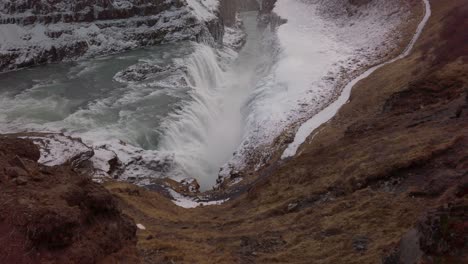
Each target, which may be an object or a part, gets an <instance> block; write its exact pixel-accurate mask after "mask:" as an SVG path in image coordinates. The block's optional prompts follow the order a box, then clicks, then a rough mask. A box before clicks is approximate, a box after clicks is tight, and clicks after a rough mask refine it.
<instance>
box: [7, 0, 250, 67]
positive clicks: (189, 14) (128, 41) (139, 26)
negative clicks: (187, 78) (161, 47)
mask: <svg viewBox="0 0 468 264" xmlns="http://www.w3.org/2000/svg"><path fill="white" fill-rule="evenodd" d="M239 2H246V1H244V0H239ZM247 2H248V1H247ZM237 4H238V1H227V0H222V1H221V2H220V3H218V2H216V1H212V2H210V3H205V2H200V1H199V0H189V1H185V0H170V1H165V0H155V1H149V0H118V1H107V0H78V1H71V0H65V1H59V0H52V1H45V0H41V1H35V0H22V1H13V0H6V1H2V3H0V72H3V71H9V70H15V69H19V68H24V67H29V66H33V65H39V64H44V63H52V62H59V61H66V60H75V59H80V58H88V57H94V56H99V55H105V54H111V53H117V52H122V51H125V50H130V49H134V48H138V47H141V46H148V45H156V44H161V43H171V42H177V41H183V40H193V41H198V42H207V43H208V44H210V45H221V44H222V39H223V35H224V23H226V24H227V25H234V23H235V20H236V12H237V10H238V8H237V6H238V5H237ZM243 6H245V4H244V5H243Z"/></svg>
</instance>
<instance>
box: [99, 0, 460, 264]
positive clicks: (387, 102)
mask: <svg viewBox="0 0 468 264" xmlns="http://www.w3.org/2000/svg"><path fill="white" fill-rule="evenodd" d="M431 4H432V12H433V13H432V16H431V18H430V20H429V22H428V24H427V26H426V28H425V30H424V31H423V34H422V36H421V38H420V39H419V41H418V42H417V43H416V46H415V49H414V51H413V52H412V53H411V55H410V56H409V57H407V58H405V59H402V60H399V61H397V62H394V63H392V64H389V65H387V66H385V67H383V68H381V69H380V70H378V71H376V72H375V73H373V74H372V75H371V76H370V77H369V78H367V79H365V80H363V81H361V82H360V83H359V84H358V85H357V86H356V87H355V88H354V90H353V93H352V97H351V101H350V102H349V103H348V104H346V105H345V106H344V107H343V108H342V109H341V110H340V112H339V113H338V115H337V116H336V117H335V118H334V119H333V120H332V121H331V122H329V123H327V124H325V125H323V126H322V127H321V128H320V129H319V131H320V133H318V134H316V135H315V137H313V138H312V137H311V138H310V140H308V142H307V143H306V144H305V145H303V146H302V148H301V149H300V154H298V155H297V156H296V157H294V158H292V159H290V160H288V161H278V162H276V163H274V164H271V165H270V166H269V167H267V168H265V169H264V170H263V171H261V172H260V173H259V174H256V175H254V176H255V178H256V180H255V181H254V183H253V184H252V185H251V186H248V187H245V193H244V194H242V195H241V196H240V197H237V198H233V199H232V201H229V202H227V203H225V204H224V205H221V206H216V207H212V206H208V207H201V208H200V207H199V208H196V209H191V210H186V209H182V208H179V207H175V206H173V205H172V204H171V202H170V201H168V200H167V199H166V198H164V197H163V196H161V195H159V194H156V193H154V192H150V191H147V190H144V189H139V188H136V187H133V186H130V185H126V184H122V183H110V184H108V185H107V188H109V189H110V190H111V191H112V192H113V193H115V194H116V195H118V197H120V200H121V202H122V206H123V207H124V208H125V209H124V211H125V212H127V213H129V214H131V215H132V216H134V217H135V218H136V219H137V220H138V221H140V222H142V223H143V224H145V226H146V227H147V229H146V230H145V231H140V232H139V233H138V236H139V243H138V248H139V250H140V254H141V256H142V257H143V261H144V262H145V263H154V262H156V263H157V262H161V263H171V262H175V263H213V262H216V263H381V262H383V263H415V262H416V263H464V262H466V261H467V255H466V252H467V250H466V235H467V233H466V232H467V231H466V224H467V221H468V219H467V214H466V212H467V208H468V207H467V206H468V204H467V180H468V179H467V177H468V174H467V171H468V164H467V158H468V153H467V149H468V148H467V147H468V141H467V138H466V135H467V134H468V100H467V91H466V86H467V83H468V79H467V77H468V76H467V74H466V70H464V69H465V68H466V63H467V59H466V53H465V52H464V51H463V48H464V45H463V43H466V35H464V34H463V32H462V28H463V27H459V26H454V25H461V24H463V23H466V21H465V19H464V17H465V15H466V13H467V5H466V3H465V1H462V0H457V1H450V2H446V1H431Z"/></svg>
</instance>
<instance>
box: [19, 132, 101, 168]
mask: <svg viewBox="0 0 468 264" xmlns="http://www.w3.org/2000/svg"><path fill="white" fill-rule="evenodd" d="M21 138H27V139H30V140H32V141H33V142H34V144H36V145H37V146H38V147H39V150H40V153H41V156H40V159H39V163H41V164H44V165H46V166H57V165H62V164H65V163H67V162H71V161H74V160H75V159H77V158H79V157H81V156H88V157H89V158H90V157H91V155H92V150H91V148H89V147H88V146H86V145H85V144H83V143H82V142H81V141H79V140H78V139H72V138H70V137H67V136H64V135H61V134H43V135H37V136H36V135H34V136H24V137H21Z"/></svg>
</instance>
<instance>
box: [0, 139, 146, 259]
mask: <svg viewBox="0 0 468 264" xmlns="http://www.w3.org/2000/svg"><path fill="white" fill-rule="evenodd" d="M39 157H40V152H39V149H38V148H37V147H36V146H35V145H34V144H33V143H32V142H30V141H28V140H23V139H12V138H4V137H2V138H0V187H1V190H2V191H1V193H0V201H1V207H0V262H1V263H19V264H20V263H80V264H83V263H138V257H137V256H136V250H135V244H136V236H135V233H136V226H135V223H134V222H133V221H132V220H131V219H130V218H129V217H127V216H126V215H124V214H122V213H121V211H120V209H119V208H118V205H117V201H116V200H115V199H114V198H113V196H112V195H111V194H110V193H109V192H108V191H106V190H105V189H104V188H103V187H102V186H100V185H98V184H96V183H94V182H92V181H91V179H90V178H88V177H86V176H81V175H79V174H76V173H75V172H73V170H72V169H71V168H70V167H68V166H66V165H63V166H56V167H46V166H43V165H39V164H38V163H37V161H38V159H39Z"/></svg>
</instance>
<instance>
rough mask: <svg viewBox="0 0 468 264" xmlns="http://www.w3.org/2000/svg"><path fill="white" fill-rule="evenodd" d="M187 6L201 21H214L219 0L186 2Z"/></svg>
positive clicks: (192, 0) (188, 0) (189, 0)
mask: <svg viewBox="0 0 468 264" xmlns="http://www.w3.org/2000/svg"><path fill="white" fill-rule="evenodd" d="M187 4H188V5H189V7H190V8H191V9H192V11H193V12H194V13H195V15H196V16H197V17H199V18H201V19H202V20H205V21H208V20H211V19H215V18H216V15H215V13H214V12H215V10H216V9H217V8H218V5H219V0H187Z"/></svg>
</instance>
